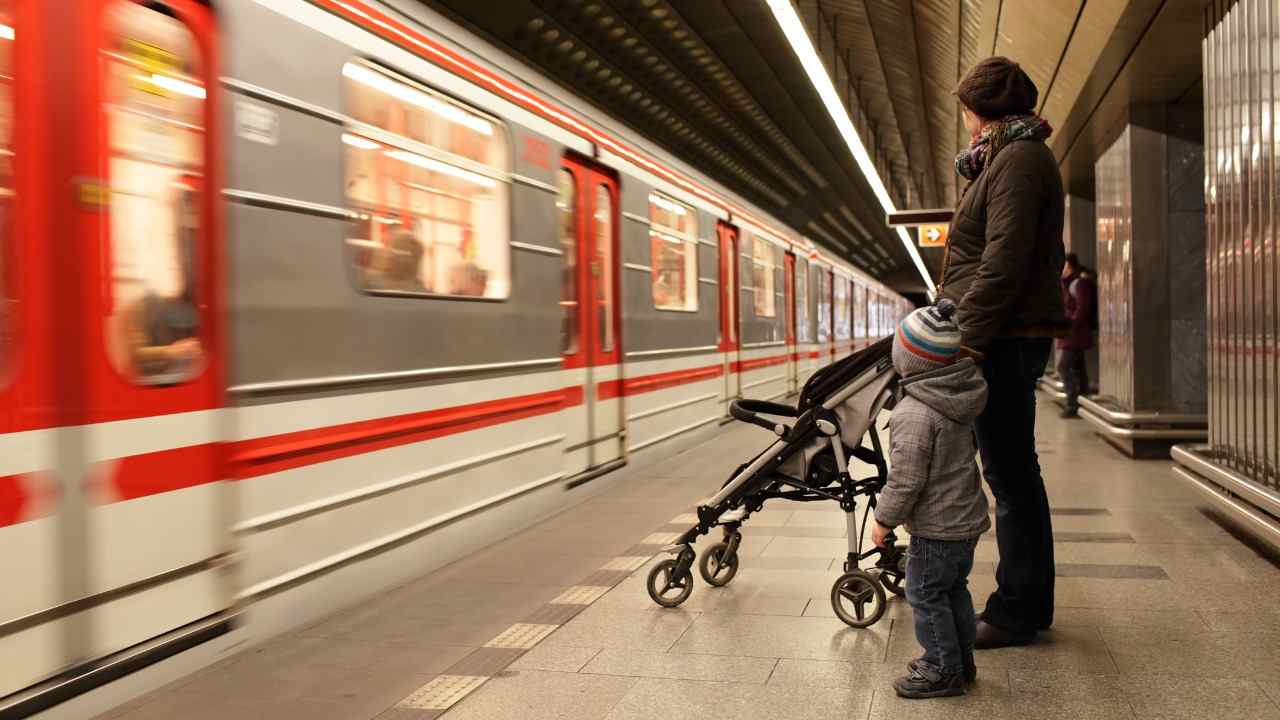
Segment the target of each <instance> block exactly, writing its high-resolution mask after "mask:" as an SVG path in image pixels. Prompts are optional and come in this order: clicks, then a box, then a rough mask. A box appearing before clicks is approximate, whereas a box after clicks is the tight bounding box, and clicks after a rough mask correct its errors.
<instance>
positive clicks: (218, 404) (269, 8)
mask: <svg viewBox="0 0 1280 720" xmlns="http://www.w3.org/2000/svg"><path fill="white" fill-rule="evenodd" d="M428 17H429V16H428V15H427V11H425V10H423V9H422V8H421V7H419V6H417V5H416V4H415V3H413V2H409V1H408V0H403V1H395V0H386V1H385V2H383V3H378V2H374V1H373V0H221V1H217V2H212V3H209V2H200V1H198V0H163V1H160V2H146V1H142V0H137V1H135V0H65V1H63V2H56V3H53V2H46V0H0V562H2V563H3V566H4V568H5V569H6V588H7V589H6V592H4V593H0V648H3V651H2V652H0V696H9V698H10V700H12V698H13V697H14V693H19V692H23V691H24V690H25V689H28V688H31V687H33V686H35V685H37V684H39V683H41V682H42V681H45V680H47V679H49V678H51V677H55V676H59V674H60V673H65V672H66V671H68V670H70V671H71V672H70V673H69V674H64V675H61V676H60V677H62V678H76V677H83V676H77V675H76V672H75V670H76V669H77V668H85V667H94V668H98V669H99V670H100V669H102V668H104V667H107V668H109V667H111V665H112V662H113V661H116V660H120V659H121V658H125V659H131V660H133V661H136V659H137V658H139V657H142V656H143V655H144V653H140V652H139V648H143V649H148V650H150V651H154V652H153V656H156V657H159V656H163V654H164V653H165V652H173V651H176V649H181V648H183V647H189V646H191V645H195V644H197V643H198V642H199V641H200V640H201V639H203V638H207V637H211V636H213V635H216V634H218V633H220V632H224V631H225V630H226V628H227V627H228V622H229V620H230V618H232V617H233V614H234V613H238V612H240V611H242V610H244V609H246V608H248V609H249V613H248V614H247V615H246V617H248V622H249V625H250V626H254V625H256V626H258V627H260V628H261V634H263V635H266V634H270V633H272V632H276V631H278V630H280V629H282V628H285V627H288V626H289V625H292V624H297V623H299V622H302V621H304V620H306V619H308V618H311V617H315V616H316V615H318V614H319V613H321V612H324V611H325V610H329V609H333V608H336V607H338V606H341V605H342V604H344V603H349V602H353V601H355V600H358V599H360V598H361V597H364V596H367V595H368V594H369V593H372V592H375V591H377V590H378V589H380V588H384V587H388V586H390V585H392V584H394V583H397V582H401V581H403V580H405V579H407V578H409V577H412V576H415V575H419V574H421V573H423V572H426V571H428V570H430V569H431V568H434V567H436V566H439V565H441V564H443V563H445V562H448V561H450V560H452V559H454V558H456V557H458V556H459V555H460V554H462V553H464V552H467V551H469V550H472V549H475V548H478V547H480V546H482V545H484V544H487V543H489V542H492V541H493V540H495V539H497V538H499V537H500V536H502V535H504V534H506V533H510V532H511V531H512V530H513V529H514V528H519V527H522V526H525V525H528V524H530V523H532V522H534V521H535V520H537V519H539V518H541V517H543V516H545V515H547V514H548V513H551V512H554V511H556V510H558V509H561V508H563V507H564V506H565V505H566V504H568V503H572V502H575V501H576V500H578V499H579V498H580V497H582V494H583V493H589V492H591V491H592V487H593V486H592V485H591V484H590V483H589V481H590V480H591V479H592V478H595V477H598V476H600V475H602V474H603V473H605V472H607V471H609V470H612V469H614V468H617V467H619V466H621V465H623V464H625V463H627V462H628V460H629V459H631V460H635V459H636V458H637V457H642V454H643V453H646V452H653V451H655V450H657V451H663V450H665V451H670V450H671V449H672V447H673V446H674V445H675V444H678V443H680V442H684V441H687V439H688V438H690V437H697V434H698V432H699V431H709V430H711V429H713V428H714V427H715V426H716V424H717V423H719V422H721V420H722V419H723V418H724V417H725V415H726V408H727V404H728V401H729V400H731V399H732V398H735V397H741V396H749V397H757V398H776V397H781V396H784V395H787V394H789V393H792V392H795V390H796V389H797V388H798V387H799V385H800V384H801V383H803V382H804V380H805V379H806V378H807V377H808V375H809V374H810V373H812V372H813V371H814V369H815V368H817V367H818V366H819V365H821V364H824V363H826V362H828V361H830V360H832V359H837V358H840V357H843V356H845V355H847V354H848V353H850V352H851V351H853V350H855V349H857V348H859V347H861V346H863V345H865V344H867V343H869V342H870V340H871V339H872V338H877V337H880V336H882V335H884V334H887V333H889V332H890V331H891V328H892V327H893V324H894V322H895V321H896V320H897V319H898V318H899V317H901V316H902V315H903V313H904V312H905V311H906V310H907V305H906V303H905V301H904V300H903V299H901V298H900V297H898V296H897V295H895V294H893V293H891V292H890V291H889V290H888V289H887V288H885V287H883V286H881V285H879V284H877V283H876V282H874V281H872V280H871V279H869V278H867V277H865V276H864V275H862V274H860V273H859V272H857V271H855V270H853V269H851V268H849V267H848V266H846V265H844V264H842V263H840V262H838V261H834V260H832V259H831V258H830V257H828V256H827V255H825V254H824V253H823V252H821V251H820V250H819V249H817V248H816V247H815V246H814V245H813V244H812V243H811V242H809V241H808V240H806V239H805V238H803V237H801V236H800V235H799V234H797V233H796V232H794V231H793V230H791V229H790V228H788V227H786V226H784V225H782V224H781V223H779V222H777V221H776V220H774V219H772V218H770V217H768V216H766V215H765V214H763V213H761V212H758V211H757V210H755V209H753V208H751V207H750V206H748V205H747V204H745V203H743V202H741V201H740V200H738V199H737V198H735V197H734V196H733V195H732V194H731V193H729V192H727V191H726V190H725V189H724V188H721V187H718V186H717V185H716V184H715V183H713V182H710V181H709V180H707V179H706V178H703V177H700V176H698V175H697V174H695V173H693V172H690V171H689V170H687V169H682V167H681V166H680V164H679V163H678V162H677V161H675V160H674V159H672V158H670V157H669V156H666V155H665V154H663V153H662V152H660V151H658V150H656V149H654V148H653V147H652V146H651V145H650V144H649V143H647V142H645V141H644V139H643V138H637V137H633V136H631V134H629V133H627V132H626V131H624V130H621V129H620V126H618V125H616V124H615V123H612V122H611V121H609V120H608V119H607V118H603V117H600V116H599V113H596V112H593V110H592V109H591V108H589V107H587V106H586V105H585V104H584V103H580V102H574V101H573V100H572V98H570V97H568V96H567V94H566V93H564V92H563V91H561V90H559V89H557V88H555V87H551V86H550V83H547V82H545V81H541V80H539V79H538V77H537V76H536V75H535V74H533V73H531V72H529V71H526V70H522V69H519V68H512V67H511V66H512V65H513V64H514V63H512V62H511V61H510V60H509V59H506V58H504V57H502V56H501V55H500V54H499V53H498V52H496V51H493V50H485V49H479V50H477V49H474V48H476V47H482V48H483V47H485V46H484V43H482V42H481V41H480V40H479V39H477V38H475V37H470V36H466V35H465V34H464V33H462V32H461V31H457V30H449V31H447V32H445V31H441V30H440V28H441V27H447V25H445V24H442V23H438V22H433V23H432V28H434V29H429V28H428V23H427V19H428ZM464 45H465V46H467V47H468V48H472V49H466V50H463V49H460V48H461V46H464ZM598 484H599V483H597V485H598ZM98 676H99V677H102V673H99V675H98ZM2 704H3V703H0V706H2Z"/></svg>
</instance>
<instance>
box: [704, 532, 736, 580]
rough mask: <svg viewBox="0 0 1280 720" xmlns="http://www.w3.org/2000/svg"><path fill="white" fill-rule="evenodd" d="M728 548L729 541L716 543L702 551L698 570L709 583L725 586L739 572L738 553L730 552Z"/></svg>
mask: <svg viewBox="0 0 1280 720" xmlns="http://www.w3.org/2000/svg"><path fill="white" fill-rule="evenodd" d="M728 550H729V544H728V543H716V544H715V545H712V546H711V547H709V548H707V551H706V552H704V553H702V561H701V562H699V563H698V571H699V572H700V573H701V574H702V579H703V580H706V581H707V584H708V585H713V586H715V587H724V586H725V585H728V584H729V581H730V580H733V576H734V575H737V574H738V553H736V552H732V553H730V552H728Z"/></svg>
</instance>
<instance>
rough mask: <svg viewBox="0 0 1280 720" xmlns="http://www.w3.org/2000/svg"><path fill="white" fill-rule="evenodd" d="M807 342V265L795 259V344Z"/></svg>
mask: <svg viewBox="0 0 1280 720" xmlns="http://www.w3.org/2000/svg"><path fill="white" fill-rule="evenodd" d="M808 341H809V263H807V262H805V261H804V260H800V259H799V258H797V259H796V342H808Z"/></svg>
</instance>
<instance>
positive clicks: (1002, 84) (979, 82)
mask: <svg viewBox="0 0 1280 720" xmlns="http://www.w3.org/2000/svg"><path fill="white" fill-rule="evenodd" d="M956 96H957V97H959V98H960V102H962V103H964V106H965V107H967V108H969V110H970V111H971V112H974V113H977V114H978V116H979V117H981V118H983V119H985V120H999V119H1001V118H1004V117H1008V116H1010V115H1029V114H1032V113H1034V112H1035V110H1036V100H1037V98H1039V96H1040V93H1039V91H1038V90H1036V84H1035V83H1033V82H1031V78H1030V77H1028V76H1027V73H1026V72H1024V71H1023V69H1022V66H1021V65H1019V64H1018V63H1016V62H1014V61H1012V60H1010V59H1009V58H1007V57H1001V56H999V55H996V56H993V57H989V58H987V59H986V60H983V61H982V62H980V63H978V64H977V65H974V66H973V67H972V68H970V69H969V72H968V74H966V75H965V76H964V79H963V80H961V81H960V84H959V85H957V86H956Z"/></svg>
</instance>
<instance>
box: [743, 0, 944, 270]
mask: <svg viewBox="0 0 1280 720" xmlns="http://www.w3.org/2000/svg"><path fill="white" fill-rule="evenodd" d="M765 2H767V3H768V4H769V9H770V10H771V11H773V17H774V19H775V20H776V21H777V22H778V27H779V28H781V29H782V34H783V35H785V36H786V38H787V42H788V43H790V44H791V49H792V51H794V52H795V54H796V58H797V59H798V60H799V61H800V65H801V66H803V67H804V71H805V73H806V74H808V76H809V82H811V83H813V89H814V90H816V91H817V92H818V97H820V98H822V104H823V105H826V107H827V113H828V114H829V115H831V120H832V121H833V122H834V123H835V124H836V129H837V130H839V131H840V136H841V137H842V138H844V142H845V144H846V145H848V146H849V151H850V152H851V153H853V159H854V161H855V162H856V163H857V164H858V169H860V170H861V171H862V174H863V176H864V177H866V178H867V182H868V183H869V184H870V185H871V191H872V192H873V193H875V196H876V199H877V200H879V201H880V205H881V207H883V208H884V212H885V214H886V215H888V214H889V213H894V212H897V208H896V207H894V205H893V199H892V198H890V197H889V190H888V189H887V188H886V187H885V184H884V181H883V180H881V179H880V173H879V172H877V171H876V166H875V163H874V162H872V160H871V155H870V154H869V153H868V152H867V148H866V146H865V145H864V144H863V143H862V138H861V137H859V135H858V130H857V128H855V127H854V126H853V120H852V119H850V117H849V113H848V111H846V110H845V108H844V104H843V103H841V102H840V94H839V93H838V92H836V86H835V83H833V82H831V77H830V76H829V75H828V74H827V67H826V65H824V64H823V63H822V59H821V58H820V57H818V51H817V50H816V49H815V48H814V47H813V41H812V40H810V39H809V32H808V31H807V30H805V28H804V22H803V21H801V20H800V15H799V14H798V13H796V9H795V7H794V6H793V5H792V4H791V0H765ZM897 231H898V238H899V239H901V240H902V245H903V247H905V248H906V249H907V254H908V255H910V256H911V260H912V262H914V263H915V266H916V270H917V271H918V272H919V273H920V277H921V278H922V279H923V280H924V285H925V288H926V289H927V290H928V292H929V295H930V296H932V295H933V288H934V285H933V278H931V277H930V276H929V269H928V268H926V267H925V266H924V260H923V259H921V257H920V253H919V251H917V250H916V246H915V244H914V243H912V242H911V236H909V235H908V234H907V231H906V230H905V229H903V228H897Z"/></svg>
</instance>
